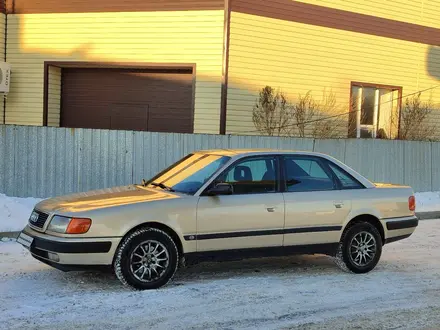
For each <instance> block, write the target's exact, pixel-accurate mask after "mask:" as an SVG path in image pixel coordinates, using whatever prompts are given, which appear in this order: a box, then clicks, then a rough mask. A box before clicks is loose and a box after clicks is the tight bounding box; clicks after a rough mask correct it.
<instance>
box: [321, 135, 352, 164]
mask: <svg viewBox="0 0 440 330" xmlns="http://www.w3.org/2000/svg"><path fill="white" fill-rule="evenodd" d="M345 143H346V140H315V146H314V148H313V151H316V152H321V153H323V154H327V155H330V156H332V157H334V158H336V159H337V160H339V161H341V162H344V161H345Z"/></svg>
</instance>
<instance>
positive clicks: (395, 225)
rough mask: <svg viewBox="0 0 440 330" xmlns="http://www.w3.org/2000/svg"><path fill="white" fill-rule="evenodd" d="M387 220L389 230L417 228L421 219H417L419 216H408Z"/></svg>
mask: <svg viewBox="0 0 440 330" xmlns="http://www.w3.org/2000/svg"><path fill="white" fill-rule="evenodd" d="M385 221H386V225H387V230H399V229H407V228H415V227H417V226H418V225H419V219H417V217H415V216H414V217H407V218H396V219H387V220H385Z"/></svg>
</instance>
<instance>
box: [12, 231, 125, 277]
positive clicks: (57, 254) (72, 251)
mask: <svg viewBox="0 0 440 330" xmlns="http://www.w3.org/2000/svg"><path fill="white" fill-rule="evenodd" d="M120 239H121V238H119V237H110V238H65V237H55V236H51V235H47V234H44V233H40V232H37V231H35V230H33V229H31V228H29V227H26V228H25V229H24V230H23V231H22V232H21V233H20V235H19V236H18V238H17V242H18V243H20V244H21V245H23V246H24V247H25V248H26V249H28V250H29V251H30V252H31V254H32V256H33V257H34V258H35V259H37V260H39V261H41V262H44V263H45V264H48V265H50V266H52V267H54V268H57V269H60V270H62V271H71V270H89V269H102V268H106V267H108V266H110V265H111V264H112V262H113V256H114V253H115V250H116V248H117V246H118V245H119V242H120Z"/></svg>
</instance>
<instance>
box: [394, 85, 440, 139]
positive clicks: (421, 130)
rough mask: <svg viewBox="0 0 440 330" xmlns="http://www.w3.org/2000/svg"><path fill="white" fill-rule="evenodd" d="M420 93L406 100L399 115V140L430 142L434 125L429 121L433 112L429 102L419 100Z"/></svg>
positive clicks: (434, 128) (434, 129) (433, 132)
mask: <svg viewBox="0 0 440 330" xmlns="http://www.w3.org/2000/svg"><path fill="white" fill-rule="evenodd" d="M420 96H421V93H418V94H417V95H413V96H412V97H410V98H406V100H405V105H404V107H403V109H402V111H401V114H400V129H399V135H398V137H399V139H400V140H419V141H426V140H431V139H432V138H433V137H434V134H435V131H436V125H435V124H433V123H431V122H430V121H429V117H430V115H431V113H432V110H433V104H432V102H431V101H427V102H424V101H422V100H421V99H420Z"/></svg>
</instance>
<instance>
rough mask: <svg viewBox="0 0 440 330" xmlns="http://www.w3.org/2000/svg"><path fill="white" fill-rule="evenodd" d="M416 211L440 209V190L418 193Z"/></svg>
mask: <svg viewBox="0 0 440 330" xmlns="http://www.w3.org/2000/svg"><path fill="white" fill-rule="evenodd" d="M415 197H416V212H431V211H440V191H432V192H421V193H416V194H415Z"/></svg>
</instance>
